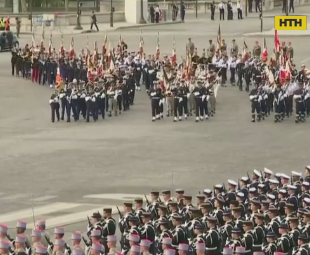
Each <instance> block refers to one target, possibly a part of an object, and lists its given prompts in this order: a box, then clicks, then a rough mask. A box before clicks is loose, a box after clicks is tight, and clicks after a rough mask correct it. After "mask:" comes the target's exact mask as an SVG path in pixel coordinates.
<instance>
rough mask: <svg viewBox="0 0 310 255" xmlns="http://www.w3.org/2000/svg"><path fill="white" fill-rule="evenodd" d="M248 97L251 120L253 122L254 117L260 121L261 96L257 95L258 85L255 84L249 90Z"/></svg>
mask: <svg viewBox="0 0 310 255" xmlns="http://www.w3.org/2000/svg"><path fill="white" fill-rule="evenodd" d="M249 97H250V101H251V113H252V122H255V120H256V119H257V120H258V121H260V120H261V112H260V110H261V109H260V101H261V96H260V95H259V91H258V85H255V87H254V88H253V89H252V91H251V92H250V95H249ZM255 113H256V118H255Z"/></svg>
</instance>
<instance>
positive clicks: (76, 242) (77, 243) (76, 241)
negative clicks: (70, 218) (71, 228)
mask: <svg viewBox="0 0 310 255" xmlns="http://www.w3.org/2000/svg"><path fill="white" fill-rule="evenodd" d="M71 240H72V246H73V249H76V248H77V249H82V247H81V241H82V233H81V232H79V231H75V232H73V233H72V235H71Z"/></svg>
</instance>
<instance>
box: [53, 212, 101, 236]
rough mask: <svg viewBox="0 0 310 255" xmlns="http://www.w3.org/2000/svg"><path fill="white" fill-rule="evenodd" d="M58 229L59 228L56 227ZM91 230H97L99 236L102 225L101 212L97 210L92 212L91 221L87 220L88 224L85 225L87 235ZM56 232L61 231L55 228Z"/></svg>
mask: <svg viewBox="0 0 310 255" xmlns="http://www.w3.org/2000/svg"><path fill="white" fill-rule="evenodd" d="M58 229H59V228H58ZM93 230H98V231H99V232H100V236H101V234H102V226H101V214H100V213H99V212H94V213H93V215H92V216H91V221H90V220H89V221H88V226H87V235H88V236H90V234H91V232H92V231H93ZM56 231H57V232H58V233H61V232H60V231H62V230H61V229H60V230H56V229H55V233H56Z"/></svg>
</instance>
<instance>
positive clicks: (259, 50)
mask: <svg viewBox="0 0 310 255" xmlns="http://www.w3.org/2000/svg"><path fill="white" fill-rule="evenodd" d="M261 53H262V47H261V46H260V45H259V43H258V41H256V42H255V45H254V48H253V57H254V58H256V59H260V56H261Z"/></svg>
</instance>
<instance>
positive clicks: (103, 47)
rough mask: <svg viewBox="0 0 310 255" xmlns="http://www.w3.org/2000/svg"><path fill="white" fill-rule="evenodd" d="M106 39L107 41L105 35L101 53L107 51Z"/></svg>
mask: <svg viewBox="0 0 310 255" xmlns="http://www.w3.org/2000/svg"><path fill="white" fill-rule="evenodd" d="M107 41H108V37H107V35H105V36H104V41H103V45H102V55H105V54H106V53H107V47H106V46H107Z"/></svg>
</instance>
